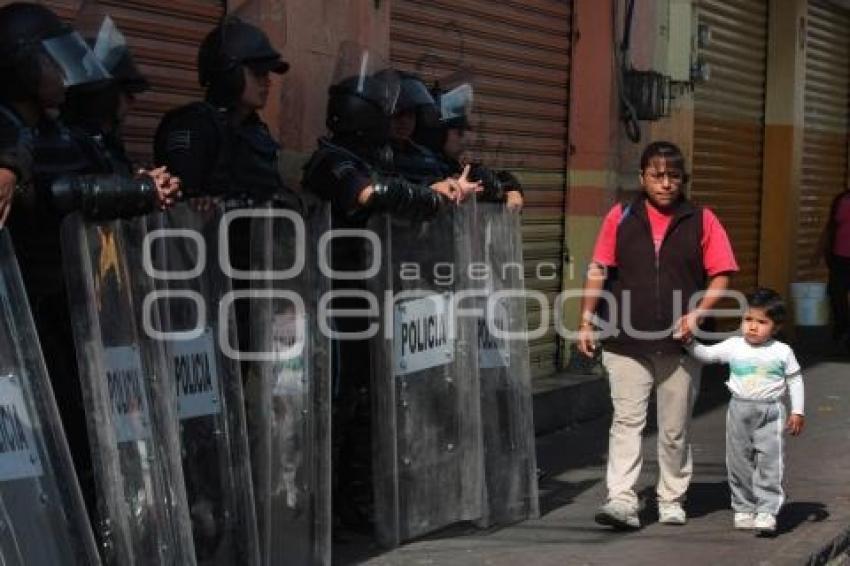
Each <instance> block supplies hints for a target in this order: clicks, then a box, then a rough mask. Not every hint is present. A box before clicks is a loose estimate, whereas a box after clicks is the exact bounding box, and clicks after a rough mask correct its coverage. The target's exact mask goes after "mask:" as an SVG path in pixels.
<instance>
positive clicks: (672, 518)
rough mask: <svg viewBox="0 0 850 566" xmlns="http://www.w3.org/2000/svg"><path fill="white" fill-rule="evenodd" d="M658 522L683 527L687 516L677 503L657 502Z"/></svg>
mask: <svg viewBox="0 0 850 566" xmlns="http://www.w3.org/2000/svg"><path fill="white" fill-rule="evenodd" d="M658 522H659V523H663V524H665V525H684V524H685V523H687V522H688V516H687V515H686V514H685V510H684V509H683V508H682V504H681V503H679V502H678V501H659V502H658Z"/></svg>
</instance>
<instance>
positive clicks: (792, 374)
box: [688, 288, 805, 533]
mask: <svg viewBox="0 0 850 566" xmlns="http://www.w3.org/2000/svg"><path fill="white" fill-rule="evenodd" d="M747 303H748V304H747V310H746V312H745V313H744V317H743V320H742V321H741V336H733V337H732V338H728V339H726V340H724V341H723V342H720V343H719V344H715V345H713V346H705V345H702V344H699V343H697V342H691V344H689V345H688V349H689V351H690V352H691V354H692V355H693V356H694V357H696V358H697V359H698V360H700V361H701V362H703V363H727V364H729V380H728V381H727V382H726V385H727V387H729V390H730V391H731V392H732V399H731V400H730V401H729V410H728V412H727V413H726V468H727V472H728V474H729V488H730V490H731V492H732V509H733V510H734V512H735V516H734V526H735V528H736V529H755V530H758V531H761V532H766V533H771V532H774V531H775V530H776V515H777V513H779V509H780V508H781V507H782V503H783V502H784V501H785V493H784V491H783V489H782V474H783V471H784V469H785V467H784V463H783V426H784V428H786V429H787V430H788V432H789V433H790V434H791V435H792V436H797V435H798V434H800V432H801V431H802V430H803V425H804V422H805V420H804V417H803V376H802V374H801V372H800V364H798V363H797V358H796V357H795V356H794V352H793V350H792V349H791V347H790V346H788V345H787V344H785V343H783V342H780V341H779V340H777V339H776V338H775V335H776V333H777V332H778V331H779V329H780V327H781V325H782V323H783V321H784V320H785V313H786V309H785V304H784V302H783V301H782V297H780V296H779V294H778V293H777V292H776V291H773V290H771V289H764V288H762V289H758V290H756V291H755V292H754V293H753V294H752V295H750V296H749V297H747ZM786 390H787V391H788V393H789V395H790V398H791V416H790V417H788V418H787V420H786V417H785V412H786V410H785V405H784V404H783V403H782V398H783V396H784V395H785V392H786Z"/></svg>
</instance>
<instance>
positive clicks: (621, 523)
mask: <svg viewBox="0 0 850 566" xmlns="http://www.w3.org/2000/svg"><path fill="white" fill-rule="evenodd" d="M594 519H595V520H596V522H597V523H599V524H600V525H606V526H609V527H614V528H615V529H622V530H632V529H639V528H640V519H639V518H638V514H637V509H635V508H634V507H632V506H631V505H629V504H628V503H623V502H622V501H609V502H608V503H606V504H605V505H603V506H602V507H600V508H599V510H598V511H597V512H596V516H595V517H594Z"/></svg>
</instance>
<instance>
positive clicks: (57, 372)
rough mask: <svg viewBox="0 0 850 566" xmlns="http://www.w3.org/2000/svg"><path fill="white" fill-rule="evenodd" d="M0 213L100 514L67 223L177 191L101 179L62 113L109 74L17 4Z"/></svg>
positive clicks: (0, 117)
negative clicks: (67, 269) (74, 93)
mask: <svg viewBox="0 0 850 566" xmlns="http://www.w3.org/2000/svg"><path fill="white" fill-rule="evenodd" d="M0 73H2V76H3V78H4V80H3V82H2V85H0V180H1V181H0V182H2V184H3V186H2V190H0V203H2V204H0V206H5V208H3V213H4V214H5V213H8V204H9V198H8V191H9V189H10V187H12V186H14V187H15V191H14V192H15V208H14V211H13V212H12V214H11V216H10V219H9V220H10V223H9V229H10V233H11V236H12V238H13V241H14V244H15V248H16V253H17V255H18V258H19V260H20V264H21V268H22V275H23V278H24V284H25V286H26V290H27V294H28V296H29V301H30V305H31V307H32V311H33V317H34V319H35V323H36V327H37V329H38V333H39V337H40V339H41V342H42V347H43V349H44V350H45V351H49V352H50V353H51V355H50V356H48V357H47V360H46V361H47V366H48V370H49V374H50V377H51V380H52V382H53V387H54V390H55V392H56V398H57V400H58V405H59V409H60V413H61V416H62V420H63V423H64V427H65V430H66V433H67V435H68V438H69V445H70V448H71V452H72V456H73V458H74V461H75V466H76V467H77V470H78V475H79V476H80V480H81V487H82V488H83V493H84V496H85V498H86V500H87V503H88V504H89V510H90V511H91V510H92V509H93V505H92V502H93V499H94V496H93V493H94V487H93V481H92V475H91V474H92V471H91V463H90V462H91V461H90V454H89V447H88V441H87V434H86V424H85V418H84V414H83V403H82V396H81V395H82V394H81V390H80V384H79V381H78V379H77V376H76V374H77V372H76V368H77V363H76V357H75V355H74V347H73V338H72V336H73V334H72V331H71V321H70V316H69V312H68V305H67V298H66V293H65V288H64V280H63V277H62V270H61V268H60V266H61V265H62V261H61V257H60V248H61V246H60V229H59V224H60V221H61V219H62V216H63V215H64V214H65V213H66V212H69V211H71V210H81V211H83V212H84V213H86V214H87V215H89V216H91V217H97V218H110V217H119V216H125V215H131V214H137V213H144V212H146V211H149V210H151V209H153V208H154V207H155V206H157V205H158V204H161V203H163V202H164V200H165V199H167V198H169V197H170V195H171V193H172V192H173V190H174V189H173V187H171V186H170V183H169V182H167V181H166V182H163V181H162V179H157V178H153V177H150V176H146V175H142V176H138V177H126V176H120V175H97V174H95V173H98V172H100V171H99V169H98V168H97V167H94V166H93V165H92V159H91V154H90V153H89V151H88V145H87V143H86V142H85V140H83V139H81V138H80V137H79V136H77V135H75V134H74V133H73V132H71V131H70V130H69V129H68V128H66V127H65V126H64V124H63V123H62V122H60V121H58V120H57V119H55V118H54V117H53V116H55V115H56V114H57V111H58V108H59V106H60V105H61V104H62V102H63V101H64V97H65V87H66V86H73V85H83V84H94V83H97V82H100V81H105V80H108V78H109V75H108V73H107V72H106V71H105V69H103V67H102V66H101V65H100V64H99V63H98V61H97V59H96V58H95V56H94V54H93V53H92V52H91V50H90V49H89V48H88V46H87V45H86V43H85V42H84V41H83V39H82V38H81V37H80V36H79V34H78V33H76V32H75V31H74V30H73V29H72V28H71V27H69V26H68V25H66V24H64V23H63V22H62V21H61V20H60V19H59V18H58V17H57V16H56V15H55V14H54V13H53V12H51V11H50V10H49V9H47V8H45V7H43V6H40V5H38V4H31V3H24V2H16V3H13V4H9V5H7V6H5V7H3V8H0Z"/></svg>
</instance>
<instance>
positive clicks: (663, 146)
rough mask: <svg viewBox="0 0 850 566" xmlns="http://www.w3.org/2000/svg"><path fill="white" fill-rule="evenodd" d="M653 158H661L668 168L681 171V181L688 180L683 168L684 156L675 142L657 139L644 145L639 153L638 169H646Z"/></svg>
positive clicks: (685, 181)
mask: <svg viewBox="0 0 850 566" xmlns="http://www.w3.org/2000/svg"><path fill="white" fill-rule="evenodd" d="M653 159H663V160H664V162H665V163H666V164H667V168H668V169H676V170H679V171H681V172H682V182H683V183H687V182H688V179H689V178H690V175H688V172H687V171H686V170H685V156H684V154H683V153H682V150H681V149H679V146H677V145H676V144H674V143H671V142H668V141H657V142H652V143H651V144H649V145H648V146H646V148H644V150H643V153H642V154H641V155H640V170H641V171H646V168H647V167H649V164H650V162H651V161H652V160H653Z"/></svg>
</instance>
